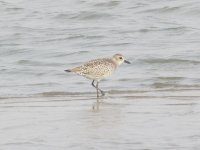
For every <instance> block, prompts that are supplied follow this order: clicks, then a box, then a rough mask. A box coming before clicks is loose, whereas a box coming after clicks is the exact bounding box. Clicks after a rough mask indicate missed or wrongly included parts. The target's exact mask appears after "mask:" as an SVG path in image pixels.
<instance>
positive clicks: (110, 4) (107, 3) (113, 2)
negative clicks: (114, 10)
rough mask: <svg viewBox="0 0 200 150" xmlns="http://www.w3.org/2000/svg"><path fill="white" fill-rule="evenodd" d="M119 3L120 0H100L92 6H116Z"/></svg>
mask: <svg viewBox="0 0 200 150" xmlns="http://www.w3.org/2000/svg"><path fill="white" fill-rule="evenodd" d="M119 4H120V1H107V2H100V3H97V4H94V6H97V7H109V8H110V7H115V6H118V5H119Z"/></svg>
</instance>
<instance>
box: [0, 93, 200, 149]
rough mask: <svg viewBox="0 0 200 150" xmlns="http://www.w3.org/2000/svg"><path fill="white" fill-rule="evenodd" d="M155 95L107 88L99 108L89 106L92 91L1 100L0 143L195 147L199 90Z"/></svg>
mask: <svg viewBox="0 0 200 150" xmlns="http://www.w3.org/2000/svg"><path fill="white" fill-rule="evenodd" d="M163 92H164V91H162V92H160V91H156V92H155V91H154V92H153V93H160V95H161V94H163ZM183 92H185V91H183ZM153 93H151V92H150V93H149V92H144V93H140V92H139V93H136V92H135V93H132V94H130V92H128V93H126V92H122V93H119V94H117V93H115V92H110V93H107V95H106V96H105V97H104V98H101V99H99V100H100V103H99V110H96V109H95V110H93V109H92V107H93V105H95V102H96V98H95V96H94V95H95V93H86V94H84V95H81V93H79V94H78V95H76V94H74V95H68V93H62V94H61V93H60V95H59V94H58V93H57V94H56V95H54V94H55V93H45V94H43V95H40V96H39V95H38V97H30V98H27V97H24V98H20V97H19V98H8V99H3V98H2V99H1V100H0V109H1V111H0V116H1V117H0V122H1V124H0V139H1V141H0V147H1V149H2V150H9V149H20V150H27V149H29V150H35V149H42V150H64V149H65V150H66V149H80V150H81V149H82V150H83V149H85V150H86V149H108V150H109V149H133V150H144V149H149V150H151V149H152V150H155V149H170V150H171V149H174V150H175V149H176V150H177V149H181V150H183V149H185V150H186V149H187V150H188V149H198V148H199V146H200V142H199V140H200V130H199V126H200V111H199V110H200V105H199V104H200V101H199V98H200V96H199V95H198V96H197V94H198V93H196V91H195V90H191V91H190V93H193V95H195V94H194V93H196V96H189V95H188V96H181V95H180V94H178V95H177V94H176V93H178V92H176V93H174V94H172V95H171V96H166V95H165V94H163V96H148V95H149V94H151V95H153ZM172 93H173V92H172ZM49 95H51V96H49ZM156 95H159V94H156Z"/></svg>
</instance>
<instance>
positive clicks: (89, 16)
mask: <svg viewBox="0 0 200 150" xmlns="http://www.w3.org/2000/svg"><path fill="white" fill-rule="evenodd" d="M101 18H103V19H105V18H108V19H111V18H113V16H112V15H110V14H108V13H103V12H101V13H99V12H92V11H91V12H89V11H84V12H80V13H79V14H76V15H73V16H72V17H71V18H70V19H78V20H96V19H101Z"/></svg>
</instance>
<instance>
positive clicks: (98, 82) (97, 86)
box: [96, 81, 99, 98]
mask: <svg viewBox="0 0 200 150" xmlns="http://www.w3.org/2000/svg"><path fill="white" fill-rule="evenodd" d="M98 86H99V82H98V81H97V84H96V89H97V98H98V97H99V88H98Z"/></svg>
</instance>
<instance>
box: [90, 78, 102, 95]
mask: <svg viewBox="0 0 200 150" xmlns="http://www.w3.org/2000/svg"><path fill="white" fill-rule="evenodd" d="M92 86H93V87H94V88H95V89H97V90H99V91H100V92H101V94H102V96H104V95H105V92H104V91H103V90H101V89H100V88H98V87H97V85H96V86H95V85H94V80H93V81H92Z"/></svg>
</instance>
